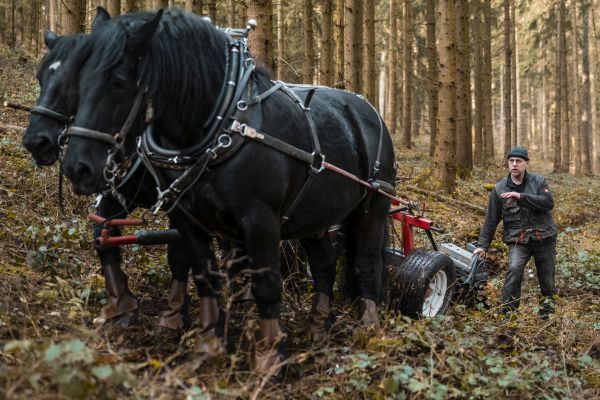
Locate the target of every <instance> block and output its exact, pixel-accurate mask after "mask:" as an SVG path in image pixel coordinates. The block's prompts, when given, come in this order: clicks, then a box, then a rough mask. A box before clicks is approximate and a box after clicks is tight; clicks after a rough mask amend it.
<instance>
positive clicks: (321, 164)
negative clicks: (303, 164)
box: [310, 151, 325, 174]
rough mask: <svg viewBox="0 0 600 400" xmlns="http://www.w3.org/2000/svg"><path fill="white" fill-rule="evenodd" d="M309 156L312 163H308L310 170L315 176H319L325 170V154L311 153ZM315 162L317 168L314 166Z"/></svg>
mask: <svg viewBox="0 0 600 400" xmlns="http://www.w3.org/2000/svg"><path fill="white" fill-rule="evenodd" d="M311 156H312V157H313V162H311V163H310V170H311V171H312V172H314V173H315V174H320V173H321V172H323V170H324V169H325V154H322V153H317V152H316V151H313V152H312V153H311ZM315 161H316V162H318V164H317V166H315Z"/></svg>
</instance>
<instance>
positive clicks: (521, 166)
mask: <svg viewBox="0 0 600 400" xmlns="http://www.w3.org/2000/svg"><path fill="white" fill-rule="evenodd" d="M527 164H528V162H527V161H525V160H523V159H522V158H519V157H510V158H509V159H508V172H510V175H511V176H512V177H513V178H518V179H521V178H523V176H525V170H526V169H527Z"/></svg>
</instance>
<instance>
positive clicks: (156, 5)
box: [154, 0, 169, 10]
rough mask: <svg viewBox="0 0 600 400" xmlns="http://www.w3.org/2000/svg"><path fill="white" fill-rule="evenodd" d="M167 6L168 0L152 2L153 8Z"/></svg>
mask: <svg viewBox="0 0 600 400" xmlns="http://www.w3.org/2000/svg"><path fill="white" fill-rule="evenodd" d="M168 7H169V0H156V1H155V3H154V8H155V9H157V10H158V9H159V8H168Z"/></svg>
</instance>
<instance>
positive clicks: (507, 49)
mask: <svg viewBox="0 0 600 400" xmlns="http://www.w3.org/2000/svg"><path fill="white" fill-rule="evenodd" d="M510 33H511V23H510V0H504V93H503V96H504V157H505V158H506V155H507V154H508V152H509V151H510V147H511V145H512V134H511V129H512V127H513V126H512V123H511V122H512V117H513V114H512V113H511V107H512V93H511V91H512V78H511V74H512V49H511V34H510Z"/></svg>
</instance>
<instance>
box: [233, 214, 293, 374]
mask: <svg viewBox="0 0 600 400" xmlns="http://www.w3.org/2000/svg"><path fill="white" fill-rule="evenodd" d="M241 228H242V232H243V236H244V239H245V242H246V246H247V250H248V255H249V256H250V259H251V261H250V262H251V265H252V269H253V272H252V295H253V296H254V299H255V300H256V305H257V307H258V314H259V316H260V318H261V321H260V324H259V328H258V330H257V332H256V349H255V355H254V369H255V371H256V372H258V373H260V374H267V373H272V374H277V373H278V372H279V367H277V366H276V365H277V364H279V363H280V362H281V361H282V360H283V352H282V349H281V347H282V345H283V342H284V340H283V339H284V338H285V335H284V333H283V331H282V330H281V327H280V325H279V314H280V312H281V291H282V286H283V284H282V282H281V271H280V269H279V237H280V233H279V221H278V219H277V218H276V217H275V214H274V213H273V211H272V210H271V209H270V208H269V207H267V206H266V205H262V204H255V205H253V206H250V207H249V208H248V211H247V212H246V215H245V216H244V218H243V219H242V224H241Z"/></svg>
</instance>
